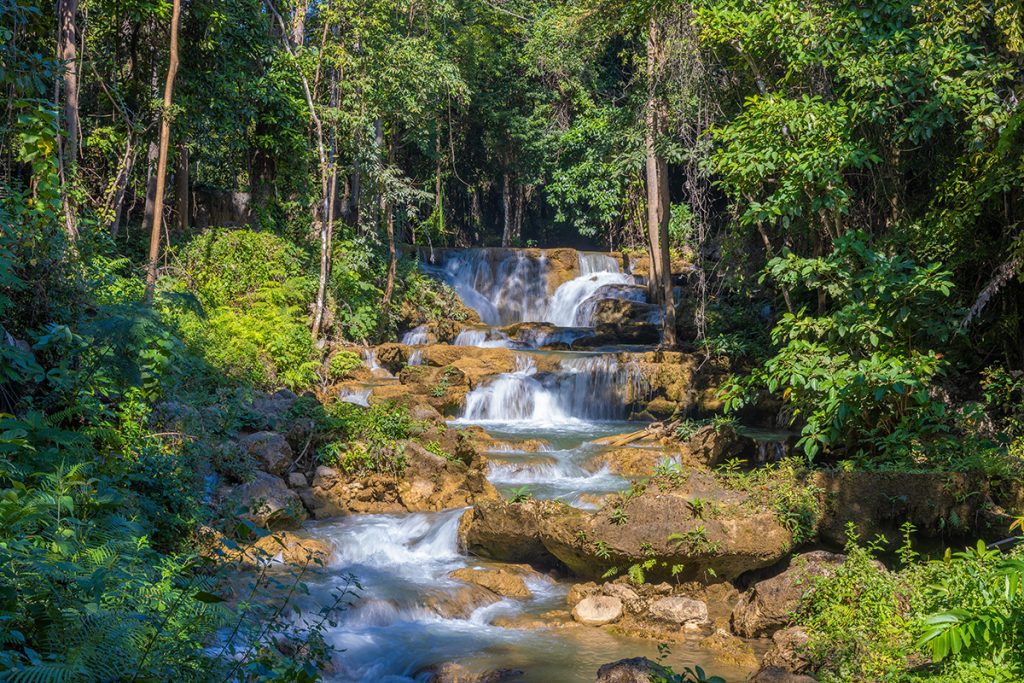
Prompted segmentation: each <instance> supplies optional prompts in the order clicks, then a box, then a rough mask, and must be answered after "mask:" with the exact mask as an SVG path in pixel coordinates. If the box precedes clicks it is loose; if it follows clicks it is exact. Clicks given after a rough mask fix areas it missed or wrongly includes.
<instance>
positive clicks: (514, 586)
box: [449, 567, 533, 598]
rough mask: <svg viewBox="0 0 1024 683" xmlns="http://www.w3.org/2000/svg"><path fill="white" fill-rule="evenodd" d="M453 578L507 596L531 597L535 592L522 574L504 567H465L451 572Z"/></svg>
mask: <svg viewBox="0 0 1024 683" xmlns="http://www.w3.org/2000/svg"><path fill="white" fill-rule="evenodd" d="M449 576H451V577H452V578H453V579H458V580H459V581H465V582H466V583H471V584H474V585H477V586H482V587H483V588H486V589H488V590H490V591H493V592H495V593H497V594H498V595H501V596H504V597H506V598H529V597H531V596H532V595H533V594H532V593H531V592H530V589H529V588H527V587H526V582H525V581H523V577H522V576H518V575H516V574H513V573H512V572H509V571H506V570H504V569H473V568H470V567H463V568H462V569H456V570H455V571H453V572H452V573H451V574H449Z"/></svg>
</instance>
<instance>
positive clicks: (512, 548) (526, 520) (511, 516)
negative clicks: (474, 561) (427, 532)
mask: <svg viewBox="0 0 1024 683" xmlns="http://www.w3.org/2000/svg"><path fill="white" fill-rule="evenodd" d="M559 507H560V506H559V504H558V503H554V502H552V501H544V500H528V501H524V502H522V503H510V502H508V501H504V500H494V501H482V502H479V503H477V505H476V506H475V507H474V508H473V509H471V510H467V511H466V514H464V515H463V516H462V520H461V521H460V523H459V545H460V547H461V548H462V549H463V550H464V551H465V552H467V553H469V554H470V555H477V556H480V557H486V558H488V559H491V560H497V561H499V562H523V563H526V564H529V565H531V566H533V567H537V568H542V569H546V568H549V567H557V566H559V564H560V563H559V562H558V560H557V559H556V558H555V557H554V556H553V555H552V554H551V553H550V552H548V550H547V548H545V547H544V543H543V542H542V541H541V538H540V530H539V524H540V522H541V520H542V519H544V517H545V516H547V515H550V514H556V513H557V511H558V510H559Z"/></svg>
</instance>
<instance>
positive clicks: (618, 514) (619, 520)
mask: <svg viewBox="0 0 1024 683" xmlns="http://www.w3.org/2000/svg"><path fill="white" fill-rule="evenodd" d="M608 519H609V520H610V521H611V523H612V524H615V525H617V526H618V525H622V524H625V523H626V522H628V521H629V515H628V514H626V511H625V510H624V509H622V508H621V507H616V508H613V509H612V512H611V514H610V515H609V516H608Z"/></svg>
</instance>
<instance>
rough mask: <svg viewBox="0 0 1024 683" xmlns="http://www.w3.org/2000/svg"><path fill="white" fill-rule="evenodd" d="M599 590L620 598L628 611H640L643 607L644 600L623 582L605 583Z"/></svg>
mask: <svg viewBox="0 0 1024 683" xmlns="http://www.w3.org/2000/svg"><path fill="white" fill-rule="evenodd" d="M601 592H602V593H604V594H605V595H608V596H611V597H613V598H618V599H619V600H621V601H622V604H623V605H624V606H625V607H626V609H627V610H628V611H630V612H640V611H641V610H642V609H643V607H644V601H643V599H642V598H641V597H640V595H639V594H638V593H637V592H636V591H635V590H633V589H632V588H630V587H629V586H627V585H626V584H624V583H605V584H604V585H603V586H601Z"/></svg>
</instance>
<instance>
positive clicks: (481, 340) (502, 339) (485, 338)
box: [452, 328, 514, 348]
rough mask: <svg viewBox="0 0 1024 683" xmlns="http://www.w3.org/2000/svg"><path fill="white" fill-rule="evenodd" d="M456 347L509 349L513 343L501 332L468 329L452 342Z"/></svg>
mask: <svg viewBox="0 0 1024 683" xmlns="http://www.w3.org/2000/svg"><path fill="white" fill-rule="evenodd" d="M452 345H454V346H479V347H482V348H499V347H504V348H508V347H511V346H513V345H514V344H513V342H512V340H511V339H509V338H508V335H507V334H505V333H504V332H502V331H501V330H493V329H492V330H475V329H472V328H466V329H464V330H462V331H461V332H459V334H458V335H456V337H455V341H453V342H452Z"/></svg>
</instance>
